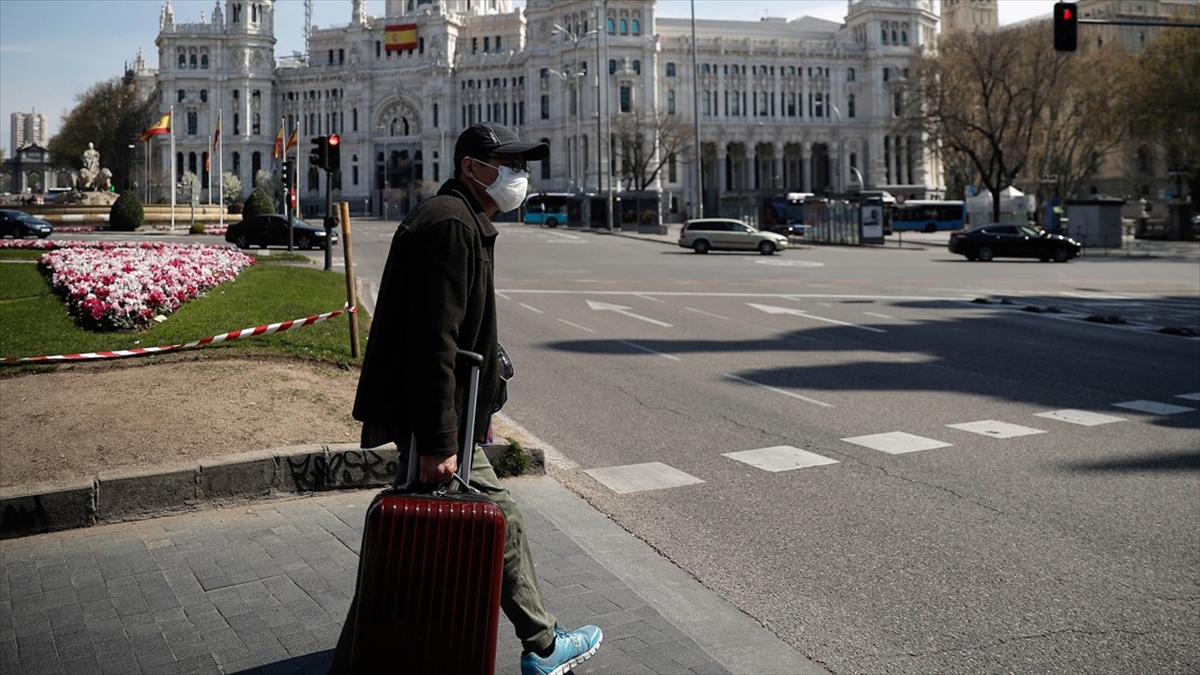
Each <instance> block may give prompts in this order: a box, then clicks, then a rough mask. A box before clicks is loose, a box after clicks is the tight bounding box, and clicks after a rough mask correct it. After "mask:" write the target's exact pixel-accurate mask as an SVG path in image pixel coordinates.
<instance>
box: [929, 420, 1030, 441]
mask: <svg viewBox="0 0 1200 675" xmlns="http://www.w3.org/2000/svg"><path fill="white" fill-rule="evenodd" d="M946 426H948V427H950V428H951V429H961V430H963V431H969V432H971V433H973V434H979V435H980V436H988V437H990V438H1016V437H1018V436H1032V435H1034V434H1044V433H1046V432H1045V431H1043V430H1041V429H1034V428H1033V427H1025V426H1021V425H1020V424H1009V423H1008V422H1001V421H1000V420H979V421H978V422H964V423H962V424H947V425H946Z"/></svg>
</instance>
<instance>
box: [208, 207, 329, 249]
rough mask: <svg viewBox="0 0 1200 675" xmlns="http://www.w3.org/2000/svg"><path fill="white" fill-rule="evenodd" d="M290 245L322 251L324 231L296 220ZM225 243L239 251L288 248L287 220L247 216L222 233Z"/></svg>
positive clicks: (277, 216)
mask: <svg viewBox="0 0 1200 675" xmlns="http://www.w3.org/2000/svg"><path fill="white" fill-rule="evenodd" d="M292 223H293V232H292V244H293V246H294V247H295V248H299V249H312V248H325V228H324V227H319V226H316V225H310V224H309V223H306V222H304V221H303V220H300V219H299V218H295V219H293V221H292ZM330 235H331V236H332V239H331V242H330V243H331V244H336V243H338V235H337V230H336V229H335V230H330ZM225 241H227V242H229V243H231V244H236V245H237V247H238V248H250V247H251V246H258V247H260V248H266V247H268V246H287V245H288V219H287V216H283V215H279V214H277V213H270V214H263V215H258V216H250V217H249V218H246V219H245V220H239V221H238V222H236V223H233V224H232V225H230V226H229V228H228V229H227V230H226V231H225Z"/></svg>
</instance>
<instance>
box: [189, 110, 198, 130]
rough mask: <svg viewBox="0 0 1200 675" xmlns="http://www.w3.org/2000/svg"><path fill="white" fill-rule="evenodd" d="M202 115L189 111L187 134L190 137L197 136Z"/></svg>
mask: <svg viewBox="0 0 1200 675" xmlns="http://www.w3.org/2000/svg"><path fill="white" fill-rule="evenodd" d="M199 117H200V114H199V113H197V112H196V111H194V110H189V111H188V114H187V132H188V136H195V135H196V134H197V133H199V132H198V131H197V129H198V127H199Z"/></svg>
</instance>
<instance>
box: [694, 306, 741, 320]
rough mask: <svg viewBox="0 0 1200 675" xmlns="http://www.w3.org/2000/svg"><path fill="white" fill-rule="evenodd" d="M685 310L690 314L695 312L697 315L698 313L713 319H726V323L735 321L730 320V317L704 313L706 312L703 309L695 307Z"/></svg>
mask: <svg viewBox="0 0 1200 675" xmlns="http://www.w3.org/2000/svg"><path fill="white" fill-rule="evenodd" d="M684 309H686V310H687V311H689V312H695V313H697V314H703V315H704V316H711V317H712V318H714V319H724V320H725V321H733V319H730V318H729V317H727V316H721V315H720V314H713V313H712V312H706V311H704V310H702V309H696V308H695V307H684Z"/></svg>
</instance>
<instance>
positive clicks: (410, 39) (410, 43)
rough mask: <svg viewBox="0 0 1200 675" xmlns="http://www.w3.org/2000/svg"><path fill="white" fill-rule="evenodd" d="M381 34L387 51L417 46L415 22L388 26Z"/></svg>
mask: <svg viewBox="0 0 1200 675" xmlns="http://www.w3.org/2000/svg"><path fill="white" fill-rule="evenodd" d="M383 35H384V44H386V45H387V46H386V47H385V49H386V50H387V51H389V52H398V51H403V50H405V49H416V48H417V24H415V23H404V24H397V25H393V26H388V27H387V29H386V30H385V31H384V34H383Z"/></svg>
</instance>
